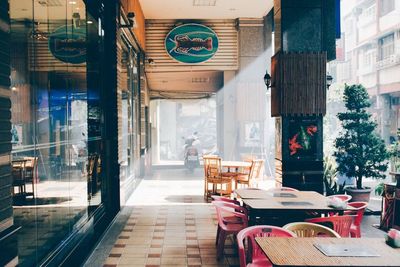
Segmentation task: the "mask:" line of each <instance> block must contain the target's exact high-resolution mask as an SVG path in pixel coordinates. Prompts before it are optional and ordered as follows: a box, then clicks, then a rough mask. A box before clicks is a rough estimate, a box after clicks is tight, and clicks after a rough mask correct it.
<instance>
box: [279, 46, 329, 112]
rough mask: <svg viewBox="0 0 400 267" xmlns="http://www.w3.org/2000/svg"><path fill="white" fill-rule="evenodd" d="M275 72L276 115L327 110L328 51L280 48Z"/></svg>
mask: <svg viewBox="0 0 400 267" xmlns="http://www.w3.org/2000/svg"><path fill="white" fill-rule="evenodd" d="M271 73H272V75H271V76H272V77H271V82H272V91H271V94H272V95H271V101H272V104H271V113H272V116H290V115H293V116H296V115H297V116H298V115H300V116H304V115H324V114H325V113H326V52H321V53H319V52H318V53H283V52H278V53H277V54H276V55H274V56H273V58H272V65H271Z"/></svg>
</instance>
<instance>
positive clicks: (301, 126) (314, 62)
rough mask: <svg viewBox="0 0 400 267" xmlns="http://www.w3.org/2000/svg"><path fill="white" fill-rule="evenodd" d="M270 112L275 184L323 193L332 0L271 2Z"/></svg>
mask: <svg viewBox="0 0 400 267" xmlns="http://www.w3.org/2000/svg"><path fill="white" fill-rule="evenodd" d="M274 25H275V50H276V53H275V55H274V56H273V57H272V64H271V73H272V91H271V102H272V105H271V106H272V110H271V113H272V116H275V117H277V119H276V182H277V184H278V185H282V186H289V187H294V188H297V189H300V190H314V191H318V192H323V140H322V138H323V135H322V133H323V131H322V130H323V129H322V118H323V116H324V114H325V112H326V63H327V60H330V59H334V58H335V0H275V3H274Z"/></svg>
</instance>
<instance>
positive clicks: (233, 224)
mask: <svg viewBox="0 0 400 267" xmlns="http://www.w3.org/2000/svg"><path fill="white" fill-rule="evenodd" d="M212 204H213V205H214V206H215V209H216V210H217V218H218V228H217V237H216V245H217V259H220V258H221V256H222V255H223V253H224V247H225V240H226V237H227V236H228V235H230V234H234V235H236V234H237V233H239V232H240V231H241V230H242V229H244V228H246V227H247V225H248V216H247V210H246V209H245V208H243V207H240V206H238V205H235V204H232V203H227V202H222V201H213V202H212Z"/></svg>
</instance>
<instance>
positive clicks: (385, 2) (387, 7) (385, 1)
mask: <svg viewBox="0 0 400 267" xmlns="http://www.w3.org/2000/svg"><path fill="white" fill-rule="evenodd" d="M380 5H381V8H380V16H381V17H382V16H385V15H386V14H388V13H390V12H392V11H393V10H394V8H395V4H394V0H380Z"/></svg>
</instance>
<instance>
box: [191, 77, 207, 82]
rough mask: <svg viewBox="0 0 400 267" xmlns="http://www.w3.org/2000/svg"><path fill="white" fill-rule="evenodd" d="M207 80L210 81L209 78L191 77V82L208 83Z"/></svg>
mask: <svg viewBox="0 0 400 267" xmlns="http://www.w3.org/2000/svg"><path fill="white" fill-rule="evenodd" d="M208 82H210V78H205V77H198V78H196V77H194V78H192V83H208Z"/></svg>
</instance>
